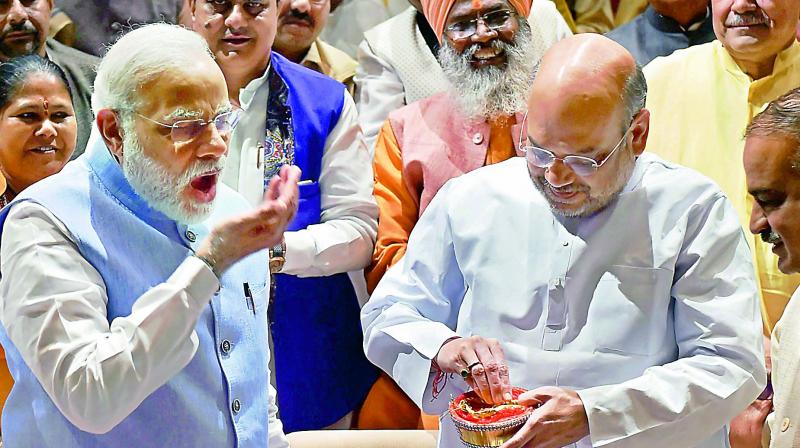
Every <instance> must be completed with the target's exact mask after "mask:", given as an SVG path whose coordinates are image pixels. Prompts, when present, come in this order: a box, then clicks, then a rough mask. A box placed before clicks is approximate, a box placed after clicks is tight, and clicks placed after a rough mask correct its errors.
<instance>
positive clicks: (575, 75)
mask: <svg viewBox="0 0 800 448" xmlns="http://www.w3.org/2000/svg"><path fill="white" fill-rule="evenodd" d="M640 76H641V71H640V70H639V68H638V67H637V65H636V61H635V60H634V58H633V56H632V55H631V54H630V53H629V52H628V51H627V50H626V49H625V48H624V47H622V46H621V45H619V44H617V43H616V42H614V41H612V40H610V39H608V38H606V37H604V36H601V35H598V34H588V33H587V34H578V35H576V36H572V37H569V38H567V39H564V40H561V41H560V42H558V43H556V44H555V45H553V46H552V47H551V48H550V49H549V50H548V51H547V53H545V55H544V57H543V58H542V61H541V63H540V65H539V70H538V73H537V75H536V78H535V80H534V82H533V87H532V89H531V93H530V96H529V98H528V109H529V110H531V111H534V110H538V109H543V110H546V111H548V115H549V116H551V117H552V118H553V119H558V121H560V122H561V123H564V122H572V121H573V120H586V118H587V115H589V116H595V117H598V118H600V119H602V120H603V121H605V122H608V121H609V118H612V117H615V118H616V119H617V120H619V121H620V122H622V126H623V127H625V126H627V125H628V122H629V121H630V120H631V119H632V118H633V115H634V114H635V113H636V112H638V110H639V109H641V108H642V106H643V105H644V104H643V102H644V98H643V97H644V92H639V93H638V94H637V92H634V90H640V91H641V90H645V91H646V87H644V85H643V83H644V78H643V76H641V79H639V80H637V77H640ZM633 81H639V82H638V84H640V85H642V87H638V88H636V86H632V84H636V83H635V82H633ZM631 97H633V98H631ZM626 103H633V104H626ZM565 120H566V121H565Z"/></svg>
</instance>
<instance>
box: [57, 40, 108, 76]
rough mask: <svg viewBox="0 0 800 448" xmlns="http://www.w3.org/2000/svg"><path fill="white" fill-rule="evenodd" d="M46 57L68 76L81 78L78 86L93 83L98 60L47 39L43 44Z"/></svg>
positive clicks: (98, 63)
mask: <svg viewBox="0 0 800 448" xmlns="http://www.w3.org/2000/svg"><path fill="white" fill-rule="evenodd" d="M45 50H46V52H47V57H48V58H49V59H50V60H52V61H53V62H55V63H56V64H57V65H58V66H59V67H61V68H62V69H63V70H64V71H65V72H66V73H67V75H69V76H72V77H79V78H81V80H80V81H81V82H79V84H81V85H83V84H85V83H86V82H88V86H89V87H91V85H92V84H93V83H94V78H95V76H96V75H97V66H98V65H100V58H98V57H97V56H94V55H91V54H89V53H84V52H82V51H80V50H76V49H74V48H72V47H68V46H66V45H64V44H62V43H61V42H58V41H57V40H55V39H47V42H46V44H45Z"/></svg>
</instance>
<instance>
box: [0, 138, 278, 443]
mask: <svg viewBox="0 0 800 448" xmlns="http://www.w3.org/2000/svg"><path fill="white" fill-rule="evenodd" d="M217 192H218V193H217V194H218V197H217V201H216V207H215V210H214V212H213V215H212V217H211V218H209V219H208V220H207V221H206V222H203V223H202V224H198V225H192V226H188V227H187V226H185V225H180V224H177V223H176V222H175V221H172V220H170V219H169V218H167V217H166V216H164V215H163V214H161V213H159V212H157V211H155V210H153V209H151V208H149V207H148V206H147V205H146V203H145V202H144V201H143V200H142V199H141V198H139V197H138V196H137V195H136V193H134V191H133V190H132V188H131V187H130V185H129V184H128V183H127V181H126V180H125V178H124V175H123V173H122V170H121V169H120V166H119V165H118V164H117V162H116V161H115V160H114V159H113V158H112V157H111V155H110V153H109V151H108V150H107V149H106V147H105V145H104V143H103V141H102V140H101V139H99V138H97V136H96V135H95V136H94V137H93V141H90V145H89V149H88V151H87V153H86V154H84V155H83V156H81V157H80V158H78V159H77V160H76V161H74V162H71V163H69V164H67V166H66V167H65V168H64V170H63V171H62V172H61V173H59V174H56V175H54V176H52V177H50V178H47V179H45V180H43V181H41V182H39V183H37V184H36V185H34V186H32V187H30V188H28V189H27V190H25V192H24V193H23V194H22V195H21V196H20V197H18V198H17V199H16V200H15V201H14V203H19V202H20V201H33V202H37V203H39V204H41V205H42V206H44V207H45V208H47V209H48V210H49V211H50V212H52V213H53V214H54V215H55V216H56V217H57V218H58V219H59V220H60V221H61V222H63V223H64V225H65V226H66V227H67V229H68V230H69V231H70V233H71V234H72V235H73V237H74V239H75V241H76V242H77V245H78V250H79V251H80V253H81V255H82V256H83V257H84V258H85V259H86V260H87V261H88V262H89V263H90V264H91V265H92V266H93V267H94V268H95V269H96V270H97V271H98V272H99V273H100V275H101V276H102V278H103V281H104V283H105V285H104V286H105V288H106V290H107V293H108V321H109V322H111V321H113V320H114V319H115V318H117V317H120V316H127V315H129V314H130V312H131V307H132V305H133V304H134V302H135V301H136V299H137V298H138V297H139V296H141V295H142V294H143V293H144V292H146V291H147V290H149V289H150V288H152V287H154V286H156V285H158V284H160V283H163V282H164V281H165V280H167V278H168V277H169V276H170V275H171V274H172V273H173V272H174V271H175V269H176V268H177V267H178V265H180V264H181V262H183V261H184V260H185V259H186V257H187V256H189V255H190V254H191V253H192V250H191V248H193V247H196V246H197V245H199V244H200V242H201V241H202V240H203V238H204V237H205V236H206V235H207V234H208V231H209V229H210V227H212V226H213V224H214V223H215V222H217V221H219V220H221V219H224V218H226V217H229V216H231V215H235V214H239V213H241V212H243V211H245V210H247V209H248V208H249V205H247V203H246V202H245V200H244V199H243V198H241V197H240V196H239V195H238V194H236V193H235V192H233V191H232V190H230V189H228V188H227V187H225V186H224V185H221V184H220V185H219V186H218V190H217ZM14 203H12V205H9V206H8V207H6V208H5V209H4V210H3V211H2V212H0V228H2V225H3V223H4V222H5V219H6V216H7V214H8V211H9V209H11V208H12V207H13V204H14ZM1 231H2V230H0V232H1ZM191 233H194V234H195V235H196V238H194V237H193V236H192V235H191ZM187 235H188V236H187ZM191 240H195V242H193V241H191ZM267 262H268V256H267V254H266V252H265V251H261V252H258V253H256V254H254V255H251V256H250V257H247V258H246V259H244V260H242V261H240V262H238V263H236V264H235V265H234V266H232V267H231V268H230V269H229V270H228V271H227V272H226V273H225V274H224V275H223V277H222V280H221V288H220V291H219V292H218V293H216V294H215V295H214V297H213V299H212V300H211V303H210V305H208V306H206V308H205V310H204V311H203V312H202V314H201V316H200V319H199V321H198V322H197V325H196V327H195V332H196V334H197V336H198V338H199V341H200V345H199V348H198V350H197V353H195V355H194V358H193V359H192V361H191V362H190V363H189V364H188V365H187V366H186V367H185V368H184V369H183V370H182V371H181V372H180V373H178V374H177V375H175V376H174V377H172V378H171V379H170V380H169V381H168V382H167V383H166V384H164V385H163V386H161V387H160V388H158V389H156V391H155V392H153V393H152V394H151V395H150V396H148V397H147V398H146V399H145V400H144V401H143V402H142V403H141V404H140V405H139V407H138V408H136V410H135V411H133V412H132V413H131V414H130V415H129V416H128V417H127V418H125V419H124V420H123V421H122V422H121V423H119V424H118V425H117V426H116V427H114V428H113V429H112V430H111V431H110V432H108V433H106V434H102V435H96V434H90V433H87V432H84V431H81V430H80V429H78V428H77V427H75V426H74V425H72V424H71V423H70V422H69V421H68V420H67V419H66V418H65V417H64V416H63V415H62V414H61V412H59V410H58V409H57V408H56V406H55V405H54V404H53V402H52V401H51V400H50V398H49V397H48V396H47V394H46V393H45V391H44V389H42V387H41V385H40V384H39V382H38V381H37V379H36V378H35V377H34V375H33V373H32V372H31V371H30V369H29V368H28V367H27V365H26V364H25V362H24V361H23V359H22V357H21V356H20V354H19V352H18V351H17V349H16V348H15V347H14V345H13V344H12V343H11V341H10V340H9V338H8V335H7V334H6V332H5V329H0V343H2V345H3V347H4V348H5V350H6V356H7V358H8V364H9V369H10V371H11V375H12V376H13V377H14V381H15V383H14V386H13V388H12V389H11V394H10V395H9V397H8V400H7V401H6V404H5V408H4V410H3V420H2V427H3V441H4V442H5V445H6V446H8V447H13V448H24V447H31V448H42V447H54V448H56V447H57V448H71V447H201V446H207V447H265V446H266V445H267V420H268V395H267V384H268V382H269V366H268V361H269V353H268V350H267V348H266V341H267V315H266V313H267V311H266V308H267V294H266V292H267V290H268V288H267V287H266V285H267V283H268V277H267V273H266V269H265V266H267ZM46 274H47V273H46V272H41V273H38V275H46ZM245 282H247V283H249V285H250V289H251V290H252V292H253V295H254V301H255V309H256V313H255V314H254V313H253V312H252V311H251V310H250V309H248V307H247V304H246V301H245V299H244V295H243V283H245ZM161 317H162V318H168V319H179V318H180V316H171V317H168V316H161ZM223 340H227V341H229V342H230V344H231V346H232V347H233V348H232V349H231V350H230V351H229V352H228V353H223V351H222V350H221V347H220V346H221V343H222V341H223ZM234 400H239V403H240V406H239V409H238V412H234V408H235V406H232V404H233V402H234Z"/></svg>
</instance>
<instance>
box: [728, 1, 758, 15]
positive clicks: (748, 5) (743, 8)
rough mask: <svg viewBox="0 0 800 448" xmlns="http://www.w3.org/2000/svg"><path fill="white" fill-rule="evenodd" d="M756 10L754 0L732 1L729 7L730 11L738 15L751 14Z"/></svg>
mask: <svg viewBox="0 0 800 448" xmlns="http://www.w3.org/2000/svg"><path fill="white" fill-rule="evenodd" d="M757 8H758V3H756V0H733V4H732V5H731V11H733V12H735V13H738V14H744V13H748V12H753V11H755V10H756V9H757Z"/></svg>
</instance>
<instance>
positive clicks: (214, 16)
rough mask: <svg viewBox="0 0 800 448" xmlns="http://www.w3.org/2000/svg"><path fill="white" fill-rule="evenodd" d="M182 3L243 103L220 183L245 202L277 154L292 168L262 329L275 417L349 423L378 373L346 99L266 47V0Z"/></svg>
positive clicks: (361, 197)
mask: <svg viewBox="0 0 800 448" xmlns="http://www.w3.org/2000/svg"><path fill="white" fill-rule="evenodd" d="M286 1H288V0H286ZM190 5H191V8H192V9H191V11H192V17H193V24H194V25H193V26H194V30H195V31H196V32H198V33H199V34H201V35H202V36H203V37H204V38H205V39H206V41H207V42H208V44H209V46H210V47H211V50H212V52H214V55H215V56H216V61H217V64H218V65H219V67H220V68H221V69H222V73H223V74H224V75H225V80H226V81H227V83H228V95H229V99H230V101H231V102H232V103H233V104H236V105H240V106H241V107H242V109H244V111H245V112H246V113H245V115H244V117H243V118H242V122H241V124H240V125H239V126H238V127H237V128H236V129H235V130H234V132H233V135H232V136H231V153H230V163H229V165H228V166H227V167H226V169H225V171H223V172H222V180H223V182H225V183H226V184H228V185H229V186H231V187H233V188H235V189H236V190H237V191H238V192H239V193H241V194H242V195H243V196H244V197H245V199H247V200H249V201H250V202H251V204H257V203H258V202H259V201H260V200H261V199H260V198H261V197H262V196H263V195H264V192H265V190H266V188H267V181H268V180H269V179H270V178H272V176H273V173H275V172H277V170H279V169H280V167H281V166H282V165H284V164H289V165H293V164H296V165H298V166H299V167H300V169H302V170H303V181H302V182H301V185H300V205H299V211H298V214H297V218H296V219H295V220H294V221H293V222H292V223H291V224H290V226H289V231H288V232H286V234H285V235H284V238H283V240H282V241H279V243H280V244H278V245H276V246H275V247H274V248H273V249H272V250H271V253H272V257H271V261H270V270H271V272H273V273H279V275H276V276H275V278H274V284H275V288H274V291H273V293H272V294H271V298H270V299H271V300H272V301H273V305H274V306H273V307H271V311H272V314H271V315H270V332H271V335H272V340H271V341H272V344H273V348H274V349H273V351H272V353H273V354H274V359H275V370H274V372H275V380H276V383H277V389H278V400H279V405H280V408H281V420H282V421H283V424H284V427H285V428H286V432H294V431H301V430H311V429H322V428H325V427H332V428H349V427H350V426H352V424H353V419H354V417H355V411H356V410H357V409H358V408H359V406H360V405H361V403H362V402H363V401H364V397H366V395H367V392H368V391H369V389H370V387H371V386H372V384H373V383H374V382H375V379H376V378H377V377H378V369H377V368H376V367H375V366H373V365H372V364H370V362H369V361H368V360H367V358H366V356H364V350H363V349H362V342H363V336H362V333H361V326H360V324H359V311H360V302H359V292H361V297H363V298H364V301H366V300H365V299H366V297H365V296H366V292H365V287H364V275H363V271H362V269H363V268H364V267H365V266H366V265H367V264H368V263H369V258H370V255H371V254H372V249H373V243H374V241H375V231H376V228H377V226H378V225H377V222H376V218H377V214H378V210H377V206H376V205H375V199H374V198H373V196H372V189H373V176H372V167H371V164H370V158H369V153H368V152H367V149H366V147H365V146H364V139H363V137H362V136H361V131H360V129H359V128H358V121H357V120H358V118H357V116H356V110H355V104H354V103H353V98H352V97H351V96H350V94H349V93H348V92H347V90H345V87H344V85H342V84H341V83H339V82H336V81H334V80H333V79H331V78H329V77H327V76H324V75H321V74H319V73H317V72H315V71H312V70H309V69H307V68H305V67H303V66H301V65H298V64H295V63H293V62H291V61H288V60H287V59H286V58H284V57H283V56H281V55H280V54H278V53H276V52H274V51H271V50H270V48H271V47H272V43H273V38H274V37H275V29H276V27H277V14H276V5H275V0H261V1H253V0H233V1H229V0H225V1H218V0H191V2H190ZM308 397H314V400H308V399H307V398H308ZM319 403H325V405H324V406H320V405H319Z"/></svg>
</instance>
